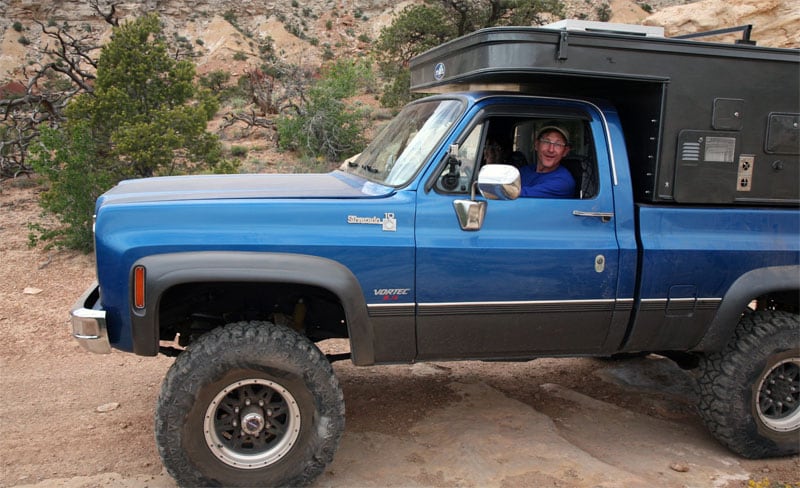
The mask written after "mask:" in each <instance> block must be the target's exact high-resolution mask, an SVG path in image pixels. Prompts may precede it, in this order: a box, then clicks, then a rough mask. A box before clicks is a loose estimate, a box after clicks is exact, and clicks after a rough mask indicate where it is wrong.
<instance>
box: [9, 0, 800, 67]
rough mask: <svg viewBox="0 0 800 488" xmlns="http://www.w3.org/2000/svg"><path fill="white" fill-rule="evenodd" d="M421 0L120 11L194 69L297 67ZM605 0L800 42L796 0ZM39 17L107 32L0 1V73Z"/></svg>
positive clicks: (643, 15)
mask: <svg viewBox="0 0 800 488" xmlns="http://www.w3.org/2000/svg"><path fill="white" fill-rule="evenodd" d="M417 1H421V0H408V1H405V2H400V3H395V2H392V1H390V0H346V1H345V0H316V1H313V0H312V1H304V2H296V1H295V2H289V1H287V0H239V1H236V2H229V1H223V0H197V1H192V0H144V1H138V2H137V1H128V2H120V3H118V4H117V5H116V12H117V16H118V17H120V18H123V19H124V18H127V17H132V16H137V15H141V14H143V13H145V12H152V11H155V12H158V13H159V14H160V15H161V16H162V18H163V19H164V22H165V24H166V26H167V31H168V32H170V33H171V34H172V35H174V36H175V37H176V38H181V39H184V40H186V41H188V42H189V43H191V44H190V45H191V46H192V48H193V49H194V51H195V55H196V61H197V64H198V71H199V72H200V73H203V72H208V71H211V70H213V69H218V68H220V67H224V68H226V69H227V70H229V71H233V72H235V71H237V70H242V69H244V68H245V67H246V66H247V61H243V58H244V56H242V54H244V55H247V56H255V55H257V49H258V46H259V45H260V42H261V41H267V40H271V41H272V43H273V45H274V47H275V52H276V54H278V55H279V56H280V57H282V58H284V59H285V60H287V61H289V62H291V63H293V64H298V65H305V64H307V65H310V66H318V65H319V64H320V63H321V60H322V57H323V53H324V52H326V50H327V51H328V54H330V52H333V53H335V55H337V56H341V55H354V54H357V53H358V52H364V51H367V50H368V49H369V47H370V46H369V41H370V39H375V38H376V37H377V36H378V34H379V33H380V29H381V28H382V27H383V26H385V25H387V24H389V23H390V22H391V19H392V17H393V15H395V14H396V13H397V12H399V11H401V10H402V9H403V8H404V7H405V6H406V5H409V4H412V3H414V2H417ZM564 3H565V5H566V7H567V14H568V16H571V17H583V18H589V19H593V18H596V15H597V10H596V5H595V3H589V2H585V1H584V0H566V1H565V2H564ZM608 4H609V6H610V7H611V12H612V17H611V19H610V20H611V21H613V22H620V23H633V24H646V25H657V26H663V27H664V28H665V31H666V34H667V35H668V36H675V35H679V34H687V33H691V32H697V31H707V30H712V29H719V28H723V27H732V26H739V25H743V24H753V25H754V31H753V34H752V39H754V40H756V41H757V42H758V44H759V45H762V46H776V47H791V48H797V47H800V5H798V3H797V2H796V0H701V1H697V2H685V1H681V0H653V1H650V2H647V3H645V2H638V3H637V2H634V1H633V0H610V1H609V2H608ZM36 20H38V21H40V22H42V23H43V24H45V25H50V26H53V25H61V24H63V23H65V22H66V23H69V24H71V25H73V26H79V27H80V29H81V31H82V33H83V34H86V33H91V35H93V36H95V37H96V38H97V41H98V43H99V42H102V39H103V38H104V36H105V35H106V33H107V31H108V24H106V23H105V22H104V21H103V20H102V19H101V18H99V17H98V16H97V15H96V13H95V12H94V10H93V9H92V8H91V6H90V4H89V2H87V1H86V0H63V1H39V0H0V81H23V80H25V79H26V78H27V77H26V76H25V73H24V70H25V67H26V66H29V65H34V64H35V63H36V62H38V61H39V60H40V59H39V49H40V48H41V47H42V46H43V44H44V43H46V42H47V40H46V38H44V37H43V36H42V34H41V28H40V27H39V25H37V24H36V23H35V21H36ZM231 20H233V24H235V25H232V23H231V22H230V21H231ZM298 34H299V35H298ZM725 41H726V42H727V41H728V40H725ZM237 53H240V54H239V55H238V56H236V54H237ZM234 58H237V59H234Z"/></svg>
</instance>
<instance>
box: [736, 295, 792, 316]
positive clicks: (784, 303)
mask: <svg viewBox="0 0 800 488" xmlns="http://www.w3.org/2000/svg"><path fill="white" fill-rule="evenodd" d="M748 308H750V309H751V310H775V311H783V312H789V313H795V314H796V313H800V290H783V291H776V292H772V293H768V294H765V295H762V296H760V297H758V298H756V299H755V300H753V301H752V302H750V306H749V307H748Z"/></svg>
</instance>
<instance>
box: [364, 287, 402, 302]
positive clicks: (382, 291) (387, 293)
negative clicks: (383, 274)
mask: <svg viewBox="0 0 800 488" xmlns="http://www.w3.org/2000/svg"><path fill="white" fill-rule="evenodd" d="M410 291H411V288H375V289H373V290H372V294H373V295H375V296H376V297H380V296H382V297H383V299H384V300H397V299H398V298H399V297H400V296H401V295H408V293H409V292H410Z"/></svg>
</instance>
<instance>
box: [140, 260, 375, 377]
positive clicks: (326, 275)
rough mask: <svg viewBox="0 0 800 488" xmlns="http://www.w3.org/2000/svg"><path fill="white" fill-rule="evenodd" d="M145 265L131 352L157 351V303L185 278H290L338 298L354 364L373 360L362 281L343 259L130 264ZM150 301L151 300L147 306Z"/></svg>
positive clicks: (288, 280)
mask: <svg viewBox="0 0 800 488" xmlns="http://www.w3.org/2000/svg"><path fill="white" fill-rule="evenodd" d="M140 265H141V266H144V267H145V270H146V289H145V290H146V291H145V303H147V304H148V306H147V307H145V309H144V310H142V311H139V310H136V309H131V324H132V327H133V330H132V331H131V332H132V337H133V350H134V353H136V354H139V355H143V356H155V355H157V354H158V342H159V330H158V328H159V324H158V317H159V302H160V298H161V297H162V296H163V294H164V292H165V291H166V290H168V289H169V288H171V287H173V286H176V285H180V284H185V283H202V282H208V281H214V282H225V281H230V282H234V281H235V282H253V283H269V282H279V283H292V284H303V285H312V286H318V287H320V288H324V289H327V290H329V291H330V292H332V293H333V294H335V295H336V296H337V297H338V298H339V300H340V301H341V303H342V307H343V309H344V313H345V317H346V320H347V328H348V333H349V336H350V350H351V354H352V360H353V363H354V364H356V365H359V366H363V365H369V364H373V363H374V362H375V353H374V340H373V337H374V333H373V328H372V325H371V323H370V320H369V315H368V314H367V305H366V302H365V300H364V294H363V292H362V291H361V284H360V283H359V282H358V280H357V279H356V277H355V275H353V273H352V272H351V271H350V270H349V269H348V268H346V267H345V266H343V265H342V264H341V263H339V262H336V261H333V260H331V259H327V258H321V257H319V256H310V255H304V254H289V253H258V252H239V251H203V252H185V253H169V254H158V255H154V256H147V257H143V258H141V259H139V260H138V261H136V262H135V263H134V265H133V267H132V268H131V281H130V282H131V283H132V282H133V276H132V274H133V269H134V268H135V267H136V266H140ZM150 304H152V305H150Z"/></svg>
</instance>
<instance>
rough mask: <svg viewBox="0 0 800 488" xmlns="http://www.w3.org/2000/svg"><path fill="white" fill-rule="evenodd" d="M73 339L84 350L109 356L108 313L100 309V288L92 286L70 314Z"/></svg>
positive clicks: (95, 284) (95, 285)
mask: <svg viewBox="0 0 800 488" xmlns="http://www.w3.org/2000/svg"><path fill="white" fill-rule="evenodd" d="M69 315H70V321H71V322H72V337H74V338H75V339H76V340H77V341H78V343H80V345H81V346H83V348H84V349H86V350H87V351H89V352H93V353H97V354H109V353H110V352H111V343H110V342H109V341H108V332H107V331H106V312H105V310H103V309H102V308H100V287H99V286H98V285H97V282H95V283H94V284H92V286H90V287H89V288H88V289H87V290H86V291H85V292H84V293H83V295H81V297H80V298H79V299H78V301H77V302H75V305H73V306H72V310H70V312H69Z"/></svg>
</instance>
